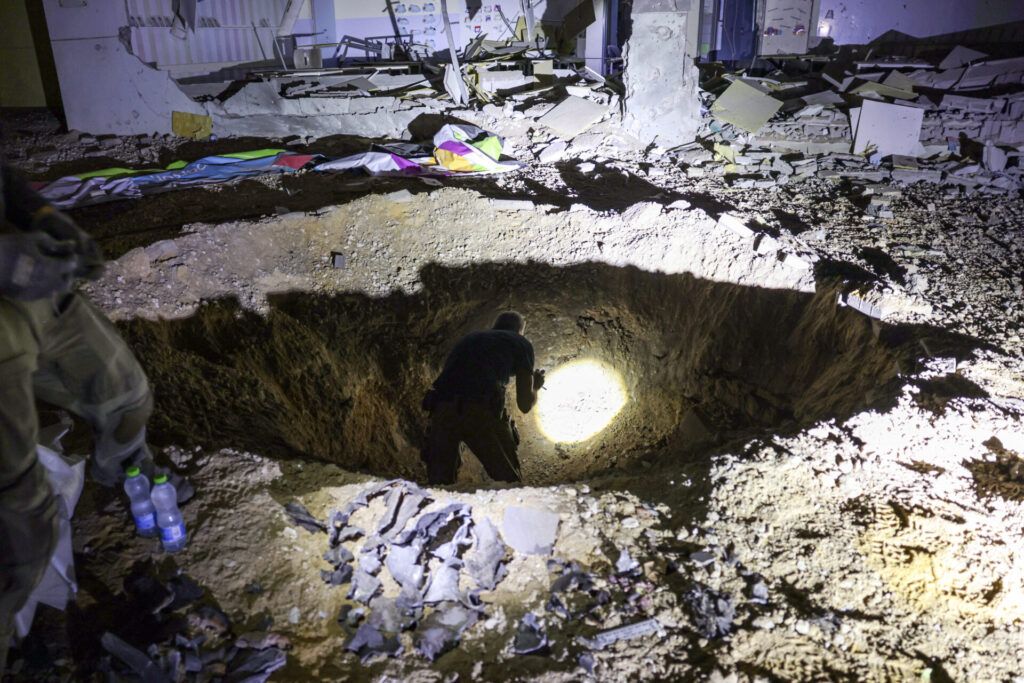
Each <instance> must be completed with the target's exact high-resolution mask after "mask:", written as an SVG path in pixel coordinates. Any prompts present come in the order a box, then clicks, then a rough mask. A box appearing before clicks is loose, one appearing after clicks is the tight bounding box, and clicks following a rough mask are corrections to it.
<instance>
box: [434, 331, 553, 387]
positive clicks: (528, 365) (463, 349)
mask: <svg viewBox="0 0 1024 683" xmlns="http://www.w3.org/2000/svg"><path fill="white" fill-rule="evenodd" d="M520 370H522V371H524V372H533V344H531V343H530V340H529V339H527V338H526V337H524V336H523V335H521V334H517V333H515V332H509V331H506V330H486V331H483V332H472V333H470V334H468V335H466V336H465V337H463V338H462V339H461V340H460V341H459V343H458V344H456V345H455V348H454V349H452V351H451V353H449V354H448V359H447V360H446V361H445V364H444V370H442V371H441V375H440V377H438V378H437V381H435V382H434V389H435V391H436V392H437V398H438V399H441V400H446V399H455V398H465V399H477V400H484V401H487V402H490V401H492V400H500V405H501V406H504V403H505V387H506V386H507V385H508V382H509V380H510V379H511V378H512V376H513V375H515V374H516V372H518V371H520Z"/></svg>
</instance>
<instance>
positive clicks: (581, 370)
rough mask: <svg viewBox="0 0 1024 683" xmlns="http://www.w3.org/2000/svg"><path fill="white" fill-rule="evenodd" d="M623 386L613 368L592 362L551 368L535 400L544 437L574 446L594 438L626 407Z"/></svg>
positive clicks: (573, 363)
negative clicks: (573, 444)
mask: <svg viewBox="0 0 1024 683" xmlns="http://www.w3.org/2000/svg"><path fill="white" fill-rule="evenodd" d="M626 398H627V395H626V387H625V385H624V383H623V381H622V376H621V375H619V373H618V372H616V371H615V370H614V369H613V368H611V367H609V366H608V365H605V364H604V363H602V362H600V361H596V360H576V361H572V362H571V363H566V364H565V365H562V366H559V367H557V368H555V369H554V370H553V371H552V372H551V373H549V374H548V376H547V378H546V379H545V381H544V389H543V390H542V391H541V392H540V396H539V397H538V401H537V421H538V423H539V424H540V430H541V432H543V434H544V436H546V437H547V438H549V439H551V440H552V441H555V442H557V443H578V442H580V441H586V440H587V439H589V438H591V437H593V436H595V435H597V434H598V433H599V432H601V431H602V430H603V429H604V428H605V427H607V426H608V424H609V423H610V422H611V421H612V420H613V419H614V418H615V416H616V415H618V414H619V411H620V410H622V407H623V406H624V405H626Z"/></svg>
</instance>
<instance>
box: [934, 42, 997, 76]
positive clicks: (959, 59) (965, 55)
mask: <svg viewBox="0 0 1024 683" xmlns="http://www.w3.org/2000/svg"><path fill="white" fill-rule="evenodd" d="M986 57H988V55H987V54H985V53H984V52H978V51H977V50H972V49H971V48H969V47H964V46H963V45H957V46H956V47H954V48H953V49H952V51H950V53H949V54H948V55H946V57H945V59H943V60H942V61H941V62H939V70H940V71H946V70H948V69H956V68H957V67H961V66H967V65H969V64H971V63H972V62H976V61H978V60H980V59H985V58H986Z"/></svg>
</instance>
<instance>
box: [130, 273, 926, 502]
mask: <svg viewBox="0 0 1024 683" xmlns="http://www.w3.org/2000/svg"><path fill="white" fill-rule="evenodd" d="M421 276H422V282H423V287H422V289H421V291H420V292H418V293H416V294H413V295H410V294H403V293H393V294H391V295H389V296H386V297H379V298H374V297H368V296H366V295H363V294H356V293H351V294H340V295H334V296H326V295H315V294H309V293H296V294H288V295H279V296H275V297H272V298H271V307H270V313H269V314H268V315H267V316H266V317H261V316H259V315H257V314H255V313H252V312H249V311H244V310H242V309H241V308H240V307H239V306H238V304H237V302H234V301H231V300H225V301H219V302H214V303H211V304H208V305H205V306H204V307H202V308H201V309H200V310H199V312H198V313H197V314H196V315H194V316H192V317H191V318H188V319H185V320H178V321H158V322H153V321H145V320H134V321H131V322H128V323H125V324H123V326H122V327H123V329H124V331H125V334H126V336H127V338H128V339H129V341H130V343H131V344H132V345H133V347H134V348H135V350H136V351H137V353H138V355H139V357H140V359H141V361H142V363H143V365H144V366H145V367H146V370H147V371H148V373H149V375H150V378H151V381H152V383H153V385H154V389H155V392H156V404H157V411H156V414H155V416H154V419H153V421H152V423H151V429H152V432H153V437H154V440H155V441H156V443H158V444H159V443H176V444H201V445H204V446H228V445H230V446H233V447H236V448H238V447H241V448H244V449H247V450H252V451H256V452H261V453H265V454H271V455H277V456H283V457H313V458H318V459H323V460H329V461H332V462H336V463H338V464H340V465H342V466H344V467H346V468H352V469H360V470H367V471H370V472H373V473H375V474H379V475H385V476H405V477H413V478H421V477H422V471H421V469H420V463H419V457H418V453H419V445H420V443H421V442H422V437H423V434H424V431H425V425H426V416H425V415H424V413H423V412H422V410H421V409H420V400H421V398H422V395H423V392H424V391H425V390H426V388H427V387H428V386H429V384H430V383H431V381H432V380H433V379H434V377H435V376H436V373H437V371H438V369H439V368H440V366H441V364H442V363H443V361H444V358H445V355H446V354H447V352H448V350H449V349H450V348H451V347H452V346H453V345H454V344H455V342H456V341H458V339H459V338H460V337H461V336H462V335H463V334H466V333H468V332H470V331H472V330H475V329H480V328H485V327H488V326H489V325H490V323H491V321H492V320H493V318H494V316H495V315H496V314H497V313H498V312H500V311H501V310H504V309H506V308H515V309H517V310H519V311H521V312H522V313H523V314H524V315H525V316H526V318H527V325H528V328H527V336H528V337H529V338H530V339H531V340H532V342H533V344H534V347H535V350H536V357H537V364H538V366H539V367H545V368H548V369H551V368H555V367H558V366H559V365H561V364H563V363H566V362H569V361H572V360H577V359H585V358H589V359H595V360H599V361H602V362H604V363H605V364H607V365H609V366H611V367H613V368H615V369H616V370H617V371H618V372H619V373H620V374H621V375H622V379H623V383H624V386H625V388H626V391H627V394H628V400H627V402H626V404H625V406H624V407H623V409H622V411H621V412H620V413H619V414H618V416H617V417H616V418H615V419H614V420H613V421H612V423H611V424H610V425H609V426H608V427H607V428H606V429H605V430H604V431H602V432H601V433H599V434H598V435H597V436H595V437H593V438H592V439H589V440H587V441H584V442H581V443H577V444H558V445H556V444H554V443H552V442H551V441H550V440H549V439H548V438H546V437H545V436H544V434H543V433H542V432H541V430H540V429H539V428H538V425H537V422H536V418H535V415H533V414H531V415H527V416H522V415H518V416H517V421H518V423H519V426H520V430H521V432H522V435H523V443H522V445H521V447H520V456H521V460H522V462H523V471H524V477H525V478H526V480H527V481H528V482H530V483H550V482H556V481H566V480H572V479H577V478H581V477H585V476H587V475H588V474H591V473H595V472H598V471H601V470H604V469H606V468H608V467H613V466H616V465H622V464H625V463H626V462H628V461H629V460H631V459H635V458H638V457H642V456H645V455H650V454H652V453H656V452H657V453H662V454H664V453H670V454H672V457H689V456H692V455H694V454H697V453H699V452H700V451H701V450H702V449H705V448H707V447H708V446H709V445H710V444H714V443H716V442H718V441H720V440H721V439H723V438H727V437H729V436H734V435H736V434H740V433H746V432H749V431H751V430H762V429H774V428H779V427H783V426H786V425H795V424H800V423H807V422H811V421H814V420H817V419H820V418H824V417H830V416H837V415H843V414H849V413H850V412H852V411H854V410H857V409H859V408H862V407H864V406H866V405H869V404H871V403H872V402H874V401H877V400H879V399H880V398H882V397H884V395H885V394H886V391H887V389H886V385H887V383H889V382H890V381H891V380H892V379H893V378H894V377H895V376H896V373H897V371H898V361H899V359H900V357H901V356H905V355H906V353H905V352H904V351H903V350H900V349H898V348H895V347H893V346H892V345H890V344H887V343H885V342H884V339H883V340H880V339H879V336H878V334H877V333H876V332H877V330H874V329H873V328H872V323H871V321H870V320H869V319H868V318H865V317H864V316H862V315H860V314H858V313H856V312H854V311H852V310H850V309H847V308H842V307H838V306H837V305H836V303H835V301H836V300H835V294H834V292H832V291H827V290H826V291H820V292H819V293H818V294H815V295H809V294H806V293H801V292H794V291H788V290H766V289H759V288H753V287H744V286H739V285H733V284H723V283H715V282H709V281H706V280H700V279H697V278H694V277H692V276H690V275H686V274H683V275H665V274H660V273H650V272H645V271H641V270H639V269H636V268H620V267H613V266H608V265H604V264H583V265H577V266H571V267H561V268H560V267H553V266H549V265H543V264H534V263H527V264H521V263H517V264H500V263H492V264H481V265H473V266H467V267H458V268H452V267H442V266H429V267H427V268H425V269H424V270H423V271H422V273H421ZM510 393H511V392H510ZM510 398H511V396H510ZM470 469H471V468H470Z"/></svg>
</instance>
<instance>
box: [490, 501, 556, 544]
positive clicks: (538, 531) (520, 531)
mask: <svg viewBox="0 0 1024 683" xmlns="http://www.w3.org/2000/svg"><path fill="white" fill-rule="evenodd" d="M560 521H561V516H560V515H559V514H558V513H557V512H551V511H550V510H541V509H538V508H527V507H509V508H506V509H505V516H504V518H503V519H502V525H501V534H502V536H503V537H504V538H505V542H506V543H508V544H509V545H510V546H511V547H512V548H513V549H515V550H516V551H517V552H520V553H523V554H524V555H549V554H550V553H551V548H552V547H554V545H555V538H556V537H557V536H558V525H559V523H560Z"/></svg>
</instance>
